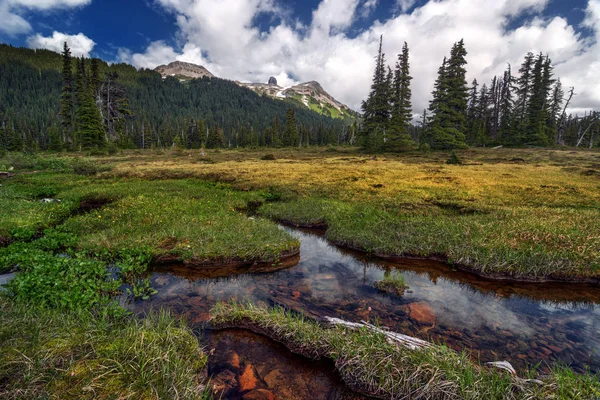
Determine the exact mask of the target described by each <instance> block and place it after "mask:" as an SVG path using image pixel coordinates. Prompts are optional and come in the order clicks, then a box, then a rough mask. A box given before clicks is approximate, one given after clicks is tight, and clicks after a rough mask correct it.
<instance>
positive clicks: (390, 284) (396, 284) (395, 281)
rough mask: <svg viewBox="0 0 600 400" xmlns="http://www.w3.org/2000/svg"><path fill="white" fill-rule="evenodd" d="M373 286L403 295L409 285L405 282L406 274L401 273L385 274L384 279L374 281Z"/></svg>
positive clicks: (383, 290)
mask: <svg viewBox="0 0 600 400" xmlns="http://www.w3.org/2000/svg"><path fill="white" fill-rule="evenodd" d="M373 286H374V287H375V288H376V289H378V290H380V291H382V292H386V293H391V294H395V295H397V296H402V295H403V294H404V291H405V290H406V289H408V286H407V285H406V283H405V282H404V275H402V274H400V273H391V274H385V276H384V277H383V279H382V280H380V281H375V282H373Z"/></svg>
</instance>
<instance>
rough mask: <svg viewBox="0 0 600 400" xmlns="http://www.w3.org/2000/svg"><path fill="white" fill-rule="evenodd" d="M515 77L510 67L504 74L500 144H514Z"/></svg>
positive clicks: (499, 129)
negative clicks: (513, 90)
mask: <svg viewBox="0 0 600 400" xmlns="http://www.w3.org/2000/svg"><path fill="white" fill-rule="evenodd" d="M512 89H513V77H512V71H511V67H510V65H509V66H508V69H507V70H506V71H505V72H504V77H503V79H502V92H501V93H502V95H501V100H500V126H499V128H498V136H499V140H500V143H504V144H507V145H508V144H512V142H513V139H512V123H513V95H512Z"/></svg>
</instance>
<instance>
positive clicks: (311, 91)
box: [154, 61, 358, 119]
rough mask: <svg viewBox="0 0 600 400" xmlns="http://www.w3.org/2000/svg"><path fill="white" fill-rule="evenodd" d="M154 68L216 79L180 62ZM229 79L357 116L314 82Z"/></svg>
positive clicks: (325, 111) (322, 110) (326, 111)
mask: <svg viewBox="0 0 600 400" xmlns="http://www.w3.org/2000/svg"><path fill="white" fill-rule="evenodd" d="M154 71H156V72H158V73H160V74H161V76H162V77H163V78H167V77H168V76H172V77H175V78H178V79H180V80H181V81H185V80H188V79H196V78H203V77H208V78H216V76H215V75H214V74H212V73H211V72H210V71H209V70H208V69H206V68H205V67H204V66H202V65H198V64H193V63H187V62H183V61H173V62H171V63H169V64H167V65H160V66H158V67H156V68H155V69H154ZM233 82H235V83H236V84H237V85H238V86H241V87H244V88H247V89H250V90H252V91H254V92H256V93H258V94H259V95H261V96H268V97H271V98H275V99H280V100H287V101H289V102H292V103H295V104H296V105H300V106H303V107H306V108H308V109H310V110H312V111H315V112H317V113H319V114H322V115H327V116H329V117H331V118H342V119H343V118H356V117H357V115H358V113H357V112H356V111H354V110H352V109H351V108H350V107H348V106H347V105H345V104H343V103H342V102H340V101H338V100H337V99H335V98H334V97H333V96H332V95H330V94H329V93H328V92H327V91H326V90H325V89H323V86H321V84H320V83H319V82H317V81H308V82H302V83H299V84H297V85H294V86H291V87H287V88H285V87H282V86H279V85H278V83H277V79H275V78H274V77H270V78H269V81H268V82H267V83H254V82H240V81H233Z"/></svg>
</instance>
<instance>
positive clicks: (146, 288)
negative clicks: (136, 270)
mask: <svg viewBox="0 0 600 400" xmlns="http://www.w3.org/2000/svg"><path fill="white" fill-rule="evenodd" d="M127 293H128V294H129V295H130V296H133V297H134V298H136V299H142V300H148V299H150V296H154V295H155V294H157V293H158V290H156V289H154V288H153V287H152V284H151V283H150V278H148V277H146V278H141V279H135V281H134V282H133V284H132V285H131V289H129V288H127Z"/></svg>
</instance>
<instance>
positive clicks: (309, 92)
mask: <svg viewBox="0 0 600 400" xmlns="http://www.w3.org/2000/svg"><path fill="white" fill-rule="evenodd" d="M237 83H238V84H239V85H240V86H243V87H246V88H248V89H251V90H254V91H255V92H256V93H258V94H260V95H262V96H269V97H273V98H278V99H287V100H289V101H292V102H295V103H297V104H301V105H303V106H304V107H306V108H308V109H310V110H312V111H315V112H318V113H319V114H323V115H326V116H328V117H331V118H356V117H358V113H356V112H355V111H353V110H352V109H350V107H348V106H346V105H345V104H343V103H341V102H340V101H338V100H336V99H335V98H334V97H333V96H332V95H330V94H329V93H327V92H326V91H325V89H323V87H322V86H321V84H320V83H319V82H317V81H310V82H304V83H300V84H298V85H296V86H292V87H290V88H283V87H281V86H279V85H278V84H277V80H276V79H275V78H273V77H271V78H269V83H267V84H264V83H243V82H237Z"/></svg>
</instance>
